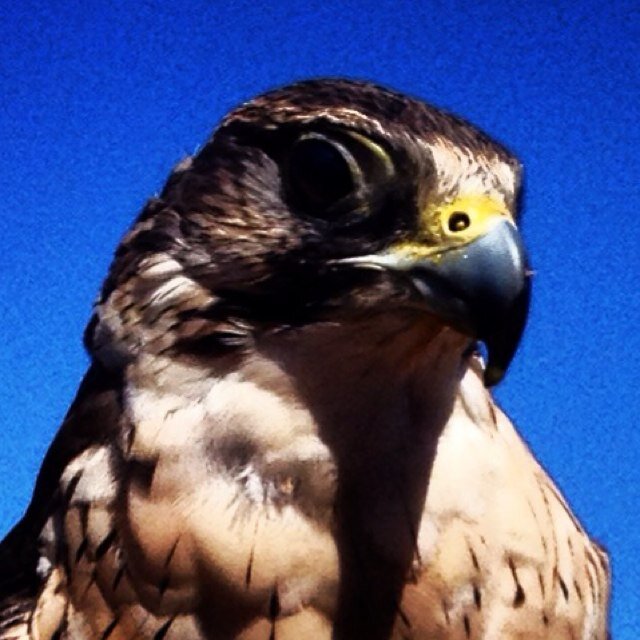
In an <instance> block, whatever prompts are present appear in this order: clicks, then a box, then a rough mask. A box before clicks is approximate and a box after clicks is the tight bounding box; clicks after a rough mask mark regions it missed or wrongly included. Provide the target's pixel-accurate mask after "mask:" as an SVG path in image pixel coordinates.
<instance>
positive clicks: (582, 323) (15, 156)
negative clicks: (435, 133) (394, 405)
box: [0, 0, 640, 640]
mask: <svg viewBox="0 0 640 640" xmlns="http://www.w3.org/2000/svg"><path fill="white" fill-rule="evenodd" d="M3 4H4V5H5V6H4V7H3V11H2V20H0V150H1V152H0V167H1V169H0V193H1V195H2V200H1V202H2V203H3V206H2V211H1V212H0V241H1V250H0V380H1V384H0V474H1V477H2V485H1V487H0V530H1V531H5V530H7V529H8V528H9V526H10V525H11V524H12V523H13V522H14V521H15V520H16V519H17V518H18V517H19V515H20V513H21V512H22V510H23V508H24V507H25V505H26V503H27V501H28V498H29V495H30V491H31V487H32V483H33V480H34V477H35V474H36V472H37V469H38V466H39V463H40V460H41V458H42V456H43V454H44V452H45V450H46V447H47V445H48V443H49V441H50V440H51V438H52V436H53V434H54V432H55V430H56V428H57V426H58V424H59V423H60V421H61V419H62V417H63V415H64V413H65V410H66V409H67V407H68V405H69V402H70V401H71V399H72V397H73V395H74V392H75V389H76V387H77V384H78V382H79V380H80V378H81V376H82V374H83V371H84V369H85V367H86V364H87V359H86V356H85V354H84V353H83V350H82V346H81V334H82V330H83V327H84V324H85V322H86V320H87V319H88V317H89V314H90V307H91V302H92V300H93V297H94V295H95V293H96V292H97V290H98V287H99V285H100V282H101V280H102V278H103V276H104V274H105V271H106V269H107V266H108V264H109V261H110V256H111V254H112V251H113V249H114V248H115V245H116V243H117V242H118V239H119V238H120V236H121V234H122V233H123V232H124V230H125V229H126V227H127V226H128V224H129V223H130V221H131V220H132V219H133V217H134V215H135V214H136V213H137V211H138V210H139V209H140V207H141V205H142V204H143V202H144V200H145V199H146V198H147V197H148V196H150V195H151V194H153V193H154V192H155V191H157V190H158V189H159V188H160V187H161V185H162V182H163V180H164V178H165V176H166V174H167V172H168V170H169V169H170V167H171V166H172V165H173V164H174V163H175V162H176V161H177V160H179V159H180V158H181V157H182V156H183V155H185V154H187V153H190V152H193V151H194V150H195V148H196V147H197V145H198V144H199V143H201V142H202V141H203V140H204V139H205V137H206V136H207V135H208V134H209V132H210V130H211V129H212V128H213V126H214V125H215V123H216V122H217V121H218V120H219V118H220V117H221V116H222V115H223V114H224V113H225V112H226V111H227V110H228V109H229V108H230V107H232V106H234V105H236V104H237V103H238V102H240V101H242V100H244V99H247V98H249V97H251V96H253V95H254V94H256V93H258V92H260V91H263V90H265V89H268V88H271V87H273V86H275V85H279V84H283V83H287V82H290V81H292V80H294V79H300V78H304V77H309V76H318V75H344V76H350V77H356V78H366V79H372V80H375V81H377V82H380V83H384V84H388V85H390V86H392V87H395V88H397V89H400V90H402V91H405V92H408V93H410V94H415V95H418V96H420V97H423V98H425V99H427V100H430V101H432V102H434V103H436V104H438V105H440V106H444V107H447V108H449V109H451V110H453V111H455V112H458V113H460V114H461V115H464V116H465V117H467V118H469V119H470V120H472V121H473V122H475V123H476V124H479V125H480V126H482V127H483V128H485V129H486V130H487V131H488V132H490V133H491V134H493V135H494V136H496V137H497V138H499V139H501V140H502V141H504V142H505V143H506V144H507V145H508V146H510V147H511V148H512V149H513V150H514V151H515V152H516V153H517V154H518V155H519V156H520V157H521V159H522V160H523V161H524V164H525V168H526V175H527V179H526V183H527V196H526V209H525V219H524V234H525V237H526V240H527V243H528V246H529V247H530V253H531V256H532V261H533V264H534V267H535V269H536V276H535V289H534V301H533V309H532V314H531V319H530V324H529V327H528V330H527V333H526V337H525V340H524V343H523V345H522V348H521V350H520V352H519V355H518V356H517V359H516V362H515V364H514V366H513V369H512V370H511V372H510V375H509V376H508V378H507V380H506V382H505V383H503V385H502V386H501V387H500V388H499V390H498V396H499V398H500V401H501V403H502V404H503V405H504V406H505V407H506V409H507V411H508V412H509V414H510V415H511V416H512V417H513V418H514V420H515V421H516V422H517V424H518V425H519V426H520V429H521V431H522V433H523V434H524V436H525V438H526V439H527V440H528V441H529V443H530V444H531V445H532V447H533V449H534V450H535V452H536V454H537V455H538V456H539V458H540V459H541V460H542V462H543V464H544V465H545V466H546V467H547V469H549V470H550V472H551V473H552V475H553V476H554V478H555V479H556V480H557V482H558V483H559V485H560V487H561V488H562V490H563V491H564V493H565V494H566V495H567V496H568V498H569V501H570V502H571V504H572V506H573V508H574V509H575V511H576V512H577V513H578V515H579V516H580V518H581V519H582V520H583V521H584V522H585V523H586V525H587V527H588V529H589V530H590V532H591V533H592V534H593V535H594V536H595V537H596V538H598V539H599V540H601V541H602V542H604V544H605V545H606V546H607V547H608V548H609V550H610V552H611V554H612V558H613V567H614V599H613V630H614V639H615V640H635V639H636V638H637V635H638V634H637V628H638V624H639V622H638V611H640V568H639V566H640V559H639V558H638V547H639V546H640V534H639V531H640V489H639V487H640V473H639V471H638V456H639V454H640V433H639V429H638V426H637V416H638V413H639V412H640V400H639V399H638V390H637V387H638V382H639V375H638V365H637V360H638V354H640V331H639V330H638V325H639V321H640V293H639V292H640V286H639V275H640V274H639V271H640V269H639V267H640V247H639V244H640V231H639V225H640V189H639V178H640V5H639V4H638V2H637V0H619V1H617V2H601V1H598V2H596V1H595V0H593V1H591V2H590V1H588V0H587V1H583V2H575V1H571V0H558V1H556V2H546V3H545V2H541V1H540V2H527V1H524V2H523V1H522V0H519V1H518V0H501V1H500V2H497V1H496V2H481V1H478V0H475V1H473V0H470V1H452V2H436V1H433V2H398V1H395V2H392V1H389V0H379V1H378V2H376V3H375V4H374V3H373V2H364V1H363V2H356V1H346V2H340V3H338V2H336V3H328V2H326V0H324V1H318V0H307V2H304V3H303V2H280V3H271V4H272V6H270V7H268V6H266V4H263V3H258V2H255V0H251V1H246V0H245V1H242V2H232V1H230V0H226V1H225V2H215V1H212V0H210V1H209V2H207V1H205V0H192V1H190V2H163V3H161V2H153V1H148V0H146V1H145V0H138V1H137V2H124V1H121V0H115V1H113V2H92V1H90V0H84V1H83V2H80V1H79V0H65V1H62V0H53V1H50V2H47V3H44V2H41V3H38V2H34V1H33V0H20V2H9V0H4V2H3ZM9 5H11V6H10V7H9Z"/></svg>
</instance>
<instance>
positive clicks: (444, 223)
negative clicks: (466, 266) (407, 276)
mask: <svg viewBox="0 0 640 640" xmlns="http://www.w3.org/2000/svg"><path fill="white" fill-rule="evenodd" d="M496 218H507V219H508V220H511V221H512V222H513V216H512V214H511V212H510V211H509V209H508V208H507V207H506V205H505V204H504V203H503V202H502V201H500V200H498V199H496V198H492V197H490V196H487V195H485V194H478V195H462V196H460V197H458V198H455V199H454V200H451V201H450V202H444V203H441V204H438V205H435V206H434V205H431V206H428V207H427V208H426V209H425V210H424V211H423V212H422V214H421V216H420V231H419V233H418V236H417V237H416V238H415V239H412V240H409V241H406V240H405V241H403V242H399V243H398V244H396V245H394V246H393V247H392V248H391V251H392V252H393V253H401V254H403V255H405V256H407V257H409V256H412V257H422V258H424V257H432V259H435V260H437V257H438V255H439V254H441V253H442V252H443V251H446V250H447V249H450V248H453V247H456V246H461V245H465V244H468V243H469V242H472V241H473V240H475V239H476V238H479V237H481V236H483V235H484V234H485V233H486V232H487V230H488V228H489V226H491V224H492V222H493V221H495V220H496Z"/></svg>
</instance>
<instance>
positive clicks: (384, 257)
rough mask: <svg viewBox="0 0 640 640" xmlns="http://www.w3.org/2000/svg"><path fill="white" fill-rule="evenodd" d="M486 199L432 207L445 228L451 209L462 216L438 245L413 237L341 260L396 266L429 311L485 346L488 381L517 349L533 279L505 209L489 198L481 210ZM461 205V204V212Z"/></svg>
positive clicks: (498, 376)
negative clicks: (460, 228)
mask: <svg viewBox="0 0 640 640" xmlns="http://www.w3.org/2000/svg"><path fill="white" fill-rule="evenodd" d="M487 201H488V198H484V197H483V201H482V203H481V204H482V206H480V207H475V208H474V206H473V205H472V206H469V202H460V201H458V202H454V203H452V204H451V205H448V206H447V207H446V210H444V212H443V210H439V211H438V212H437V217H438V218H440V219H442V218H443V217H444V219H445V223H446V224H448V225H449V227H450V226H451V224H450V220H451V219H452V218H453V216H454V215H457V216H458V220H459V219H460V218H459V216H461V215H463V214H464V215H465V216H466V221H467V223H468V224H467V225H466V226H465V227H464V229H463V231H464V233H463V234H461V237H457V238H456V237H455V233H456V230H455V229H454V231H453V232H449V233H448V234H443V233H441V234H440V238H439V239H440V240H441V242H440V243H439V244H440V246H442V245H444V248H440V249H436V250H434V249H433V248H426V247H425V246H424V245H420V244H419V243H416V242H411V243H404V244H399V245H397V246H392V247H390V248H389V249H388V250H386V251H385V252H383V253H381V254H375V255H369V256H363V257H361V258H348V259H347V260H345V261H343V262H350V263H356V264H362V265H363V266H364V265H369V266H372V267H378V268H379V267H382V268H385V269H387V270H391V271H398V272H402V273H403V274H404V275H405V276H406V277H408V278H409V279H410V281H411V282H412V283H413V286H414V287H415V289H416V291H417V292H418V293H419V295H420V297H421V299H422V300H423V302H424V303H425V305H426V307H427V308H428V309H429V310H430V311H431V312H432V313H434V314H435V315H437V316H438V317H440V318H442V320H443V321H445V322H446V323H447V324H450V325H451V326H453V327H454V328H456V329H459V330H460V331H462V332H463V333H467V334H469V335H471V336H473V337H474V338H476V339H478V340H480V341H482V342H484V344H485V346H486V348H487V352H488V362H487V365H486V368H485V372H484V382H485V385H487V386H492V385H495V384H497V383H498V382H500V380H502V378H503V377H504V375H505V373H506V371H507V368H508V366H509V364H510V362H511V360H512V359H513V356H514V355H515V352H516V349H517V348H518V344H519V342H520V339H521V337H522V333H523V331H524V327H525V324H526V321H527V314H528V309H529V299H530V291H531V279H530V271H529V267H528V263H527V257H526V252H525V249H524V245H523V243H522V239H521V237H520V234H519V233H518V230H517V229H516V227H515V224H514V223H513V222H512V221H511V219H510V217H509V216H507V215H505V212H504V210H501V211H496V207H495V203H493V204H492V205H491V206H490V207H489V211H488V212H487ZM461 205H463V206H464V205H467V206H466V207H465V208H466V211H465V209H461ZM431 218H433V215H431ZM447 220H448V222H447Z"/></svg>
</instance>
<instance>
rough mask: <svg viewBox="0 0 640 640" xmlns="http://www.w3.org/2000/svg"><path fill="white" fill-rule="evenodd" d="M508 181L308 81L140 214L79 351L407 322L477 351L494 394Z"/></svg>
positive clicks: (516, 318) (204, 345)
mask: <svg viewBox="0 0 640 640" xmlns="http://www.w3.org/2000/svg"><path fill="white" fill-rule="evenodd" d="M519 184H520V166H519V163H518V162H517V160H516V159H515V158H514V157H513V156H512V155H511V154H510V153H509V152H508V151H507V150H506V149H505V148H504V147H502V146H501V145H499V144H498V143H496V142H494V141H492V140H491V139H489V138H488V137H487V136H486V135H485V134H483V133H482V132H481V131H479V130H478V129H476V128H474V127H473V126H471V125H470V124H468V123H467V122H465V121H463V120H461V119H459V118H457V117H455V116H452V115H450V114H447V113H445V112H443V111H440V110H438V109H436V108H434V107H431V106H429V105H427V104H425V103H423V102H420V101H417V100H413V99H410V98H407V97H405V96H403V95H400V94H398V93H395V92H392V91H389V90H387V89H383V88H380V87H378V86H375V85H372V84H367V83H361V82H354V81H347V80H312V81H306V82H300V83H297V84H294V85H291V86H288V87H285V88H283V89H279V90H276V91H272V92H270V93H267V94H264V95H262V96H259V97H258V98H255V99H254V100H251V101H249V102H247V103H245V104H243V105H241V106H240V107H238V108H237V109H235V110H233V111H231V112H230V113H229V115H227V116H226V117H225V118H224V120H223V121H222V123H221V124H220V126H219V127H218V129H217V130H216V131H215V132H214V134H213V136H212V138H211V139H210V140H209V141H208V142H207V143H206V144H205V145H204V147H203V148H202V149H201V150H200V151H199V152H198V153H197V154H196V155H195V156H194V157H192V158H188V159H187V160H185V161H183V162H182V163H181V164H180V165H178V167H176V169H175V170H174V172H173V173H172V174H171V176H170V177H169V180H168V181H167V184H166V185H165V187H164V189H163V191H162V193H161V195H160V197H159V198H156V199H153V200H151V201H150V202H149V203H148V205H147V206H146V208H145V210H144V211H143V212H142V214H141V216H140V217H139V218H138V220H137V221H136V223H135V224H134V226H133V228H132V229H131V231H130V232H129V234H127V236H126V237H125V238H124V240H123V242H122V244H121V245H120V247H119V249H118V251H117V253H116V258H115V260H114V263H113V266H112V268H111V272H110V275H109V278H108V279H107V282H106V283H105V286H104V289H103V292H102V296H101V299H100V301H99V304H98V306H97V313H96V317H95V320H94V322H92V324H91V325H90V327H89V331H88V334H87V342H88V345H89V349H90V350H92V351H93V352H94V353H95V354H97V355H98V356H100V355H101V356H102V359H104V360H109V361H111V362H112V363H113V362H118V361H120V360H121V359H122V358H130V357H135V351H136V349H139V348H140V347H141V345H143V344H144V346H145V348H147V349H149V348H150V347H151V345H153V344H155V345H156V346H157V347H158V349H159V350H160V349H169V348H178V347H179V348H183V349H187V348H188V349H190V350H191V351H194V350H198V349H199V350H206V349H214V348H220V347H225V346H226V347H228V348H233V347H234V346H237V345H238V344H241V342H242V339H243V335H244V334H247V333H249V332H250V327H255V326H257V325H259V326H295V325H304V324H308V323H312V322H318V321H321V320H339V321H343V322H344V321H347V320H348V318H350V317H356V316H362V315H363V314H370V313H375V312H379V311H388V310H390V309H400V310H401V309H411V310H415V311H417V312H418V313H422V314H424V317H427V316H428V317H429V318H431V319H433V318H435V319H437V320H438V321H439V322H441V323H442V324H443V325H449V326H451V327H453V328H454V329H456V330H458V331H460V332H461V333H463V334H465V335H468V336H469V337H470V338H472V339H474V340H479V341H482V342H484V343H485V344H486V347H487V351H488V363H487V367H486V369H485V382H486V383H487V384H488V385H491V384H495V383H496V382H498V381H499V380H500V379H501V378H502V377H503V375H504V373H505V371H506V369H507V367H508V365H509V363H510V361H511V359H512V357H513V355H514V353H515V351H516V348H517V345H518V343H519V340H520V338H521V335H522V332H523V329H524V325H525V322H526V316H527V310H528V302H529V290H530V284H529V283H530V279H529V276H528V267H527V258H526V255H525V250H524V248H523V243H522V241H521V239H520V235H519V233H518V230H517V227H516V220H517V202H518V189H519ZM140 327H145V328H146V329H147V331H146V335H145V337H141V333H140V332H139V331H138V328H140ZM114 354H115V356H116V357H114Z"/></svg>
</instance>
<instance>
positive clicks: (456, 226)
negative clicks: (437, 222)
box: [449, 211, 471, 233]
mask: <svg viewBox="0 0 640 640" xmlns="http://www.w3.org/2000/svg"><path fill="white" fill-rule="evenodd" d="M470 224H471V219H470V218H469V215H468V214H467V213H465V212H464V211H454V212H453V213H452V214H451V215H450V216H449V231H452V232H453V233H456V232H459V231H465V230H466V229H468V228H469V225H470Z"/></svg>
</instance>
